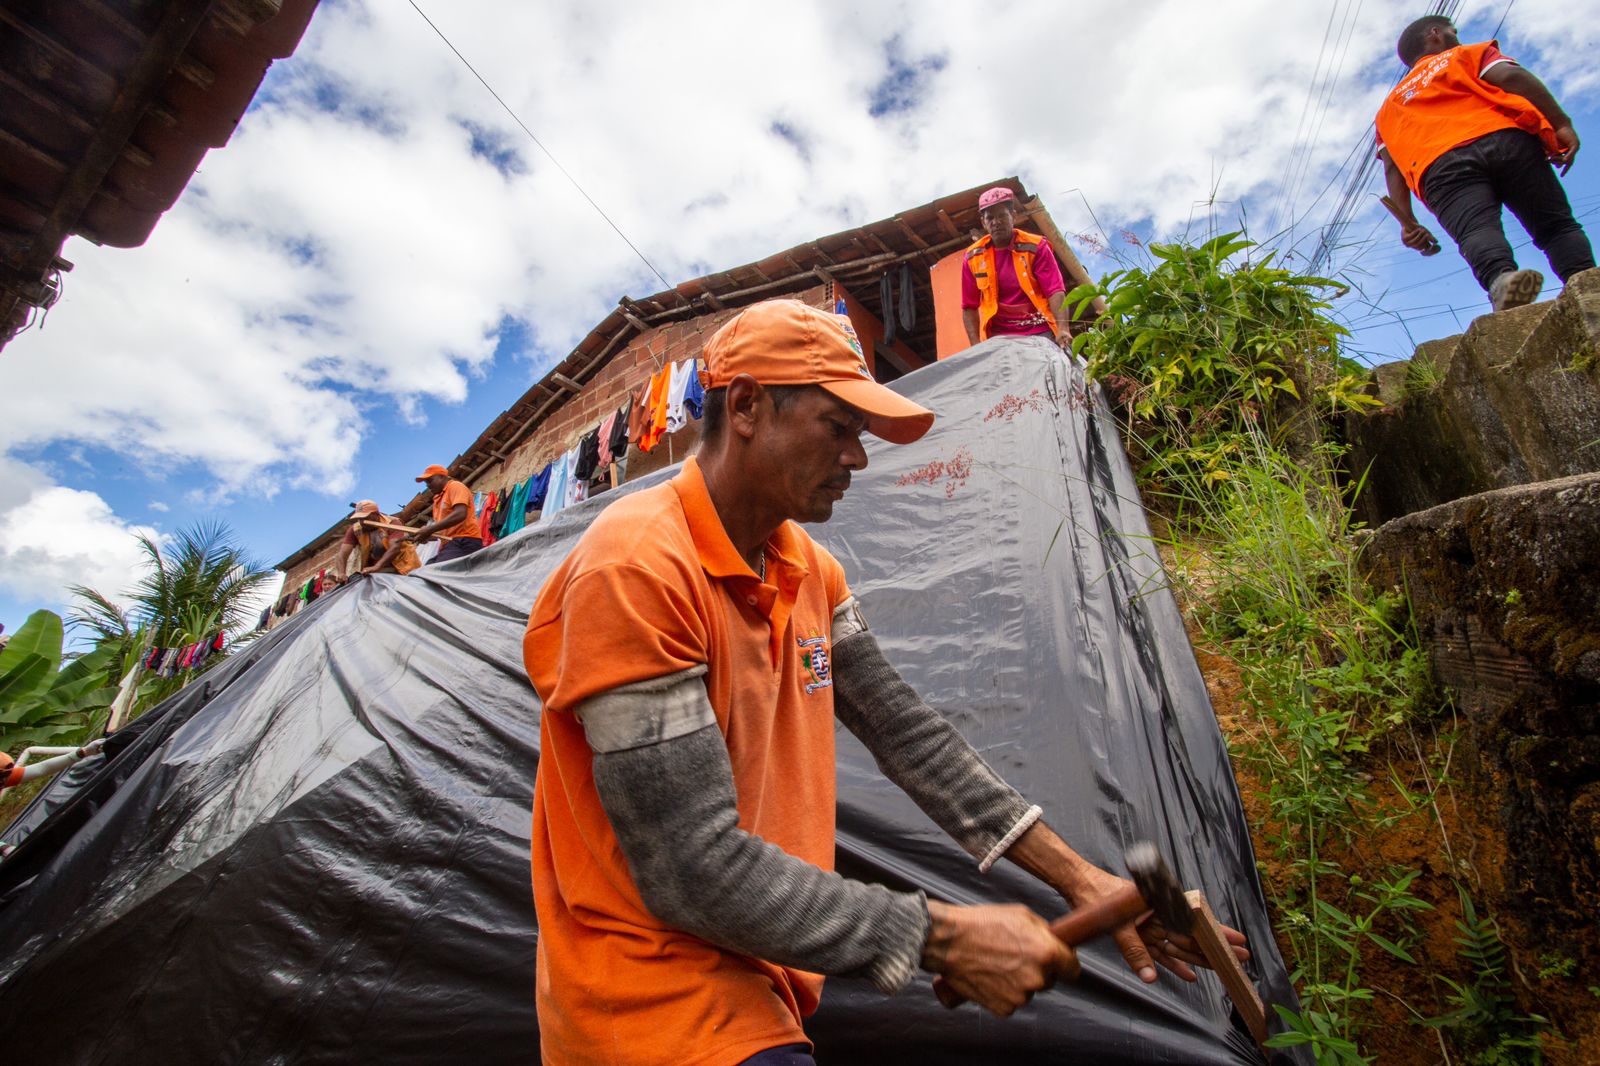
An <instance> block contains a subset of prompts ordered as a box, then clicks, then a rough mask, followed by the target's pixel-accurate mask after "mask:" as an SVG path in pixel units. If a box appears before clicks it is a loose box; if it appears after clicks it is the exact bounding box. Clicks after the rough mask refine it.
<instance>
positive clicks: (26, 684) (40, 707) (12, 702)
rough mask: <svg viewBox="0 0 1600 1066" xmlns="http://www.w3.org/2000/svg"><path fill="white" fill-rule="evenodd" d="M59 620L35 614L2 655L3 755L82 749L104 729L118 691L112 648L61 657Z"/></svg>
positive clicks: (0, 727) (0, 731)
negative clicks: (111, 676) (110, 671)
mask: <svg viewBox="0 0 1600 1066" xmlns="http://www.w3.org/2000/svg"><path fill="white" fill-rule="evenodd" d="M61 641H62V626H61V619H60V617H59V616H57V615H55V614H52V613H51V612H49V611H35V612H33V614H31V615H29V616H28V620H27V621H26V622H24V623H22V627H21V628H20V629H18V630H17V632H16V633H15V634H14V635H13V636H12V638H11V641H10V643H8V644H7V645H6V647H5V650H4V651H0V750H4V751H6V752H7V753H8V754H11V755H13V756H15V755H18V754H20V753H21V752H22V750H23V749H24V748H27V747H31V746H33V745H61V746H66V745H73V744H83V743H84V742H86V741H88V740H90V739H92V737H93V736H94V734H96V733H97V732H99V730H100V729H101V728H102V727H104V725H105V721H106V715H107V713H108V712H109V710H110V707H111V701H112V700H113V699H115V698H116V695H117V689H116V686H115V685H114V684H108V682H107V674H106V671H107V668H108V665H109V664H110V662H111V660H112V658H113V652H112V651H111V650H110V649H96V650H94V651H92V652H90V653H88V654H87V655H81V656H76V657H67V658H63V656H62V652H61Z"/></svg>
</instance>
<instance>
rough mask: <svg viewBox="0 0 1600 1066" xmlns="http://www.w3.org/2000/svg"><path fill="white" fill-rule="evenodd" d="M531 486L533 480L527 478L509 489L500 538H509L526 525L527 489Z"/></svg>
mask: <svg viewBox="0 0 1600 1066" xmlns="http://www.w3.org/2000/svg"><path fill="white" fill-rule="evenodd" d="M546 469H549V468H548V467H547V468H546ZM532 485H533V479H532V478H528V479H527V480H525V481H519V482H517V484H516V485H515V486H514V487H513V488H512V489H511V499H510V500H509V501H507V503H506V520H505V522H504V523H502V525H501V527H500V535H501V536H502V537H509V536H511V534H513V533H515V532H516V531H517V530H519V529H521V528H522V527H523V526H525V525H527V524H528V489H529V488H530V487H531V486H532Z"/></svg>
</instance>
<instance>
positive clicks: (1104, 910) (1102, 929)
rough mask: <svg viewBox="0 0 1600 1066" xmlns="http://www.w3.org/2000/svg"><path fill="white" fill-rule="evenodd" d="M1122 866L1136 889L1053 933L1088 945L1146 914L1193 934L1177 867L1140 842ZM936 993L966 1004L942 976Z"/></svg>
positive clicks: (1067, 918)
mask: <svg viewBox="0 0 1600 1066" xmlns="http://www.w3.org/2000/svg"><path fill="white" fill-rule="evenodd" d="M1123 861H1124V862H1125V863H1126V864H1127V867H1128V876H1129V877H1130V878H1132V879H1133V884H1131V885H1125V886H1123V887H1122V888H1120V889H1118V890H1117V891H1115V892H1113V893H1111V895H1109V896H1102V897H1101V898H1100V899H1097V900H1095V901H1094V902H1093V903H1091V904H1089V905H1088V906H1087V907H1079V908H1078V909H1076V910H1074V911H1071V912H1069V913H1067V914H1063V915H1062V916H1061V917H1059V918H1057V919H1056V920H1055V921H1053V922H1051V923H1050V932H1051V933H1053V934H1055V937H1056V939H1057V940H1059V941H1061V942H1062V943H1063V944H1066V945H1068V946H1069V947H1077V946H1078V945H1079V944H1081V943H1083V942H1084V941H1085V940H1093V939H1094V938H1095V937H1097V936H1100V935H1101V934H1102V933H1109V932H1111V930H1113V929H1115V928H1116V927H1117V926H1119V925H1122V924H1124V923H1126V922H1131V921H1133V920H1134V919H1135V918H1137V917H1139V915H1141V914H1143V913H1144V912H1145V911H1155V914H1156V917H1157V918H1158V919H1160V921H1161V924H1162V925H1163V926H1164V927H1166V928H1167V929H1169V930H1171V931H1172V932H1175V933H1190V932H1192V931H1193V930H1194V913H1193V912H1192V911H1191V910H1190V908H1189V901H1188V900H1186V899H1185V898H1184V895H1183V889H1182V887H1180V886H1179V884H1178V879H1177V877H1176V876H1174V875H1173V873H1172V868H1171V867H1170V866H1168V865H1167V861H1166V860H1165V859H1163V858H1162V857H1161V853H1160V852H1159V851H1157V850H1156V846H1155V845H1154V844H1151V843H1149V842H1148V841H1140V842H1139V843H1137V844H1134V845H1133V846H1132V847H1130V848H1129V849H1128V852H1127V854H1126V855H1125V856H1124V858H1123ZM933 991H934V994H935V995H937V996H938V997H939V1002H940V1003H943V1004H944V1005H945V1006H946V1007H959V1006H960V1005H961V1004H962V1003H964V1002H966V1000H965V998H964V997H963V996H962V995H961V993H959V992H957V991H956V990H955V989H953V988H951V987H950V986H949V984H947V983H946V982H945V979H944V978H943V977H935V978H934V979H933Z"/></svg>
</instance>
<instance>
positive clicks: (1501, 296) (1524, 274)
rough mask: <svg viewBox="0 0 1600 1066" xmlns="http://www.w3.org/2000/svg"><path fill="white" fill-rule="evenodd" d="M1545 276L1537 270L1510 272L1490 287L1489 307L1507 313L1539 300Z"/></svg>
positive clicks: (1502, 275) (1497, 279)
mask: <svg viewBox="0 0 1600 1066" xmlns="http://www.w3.org/2000/svg"><path fill="white" fill-rule="evenodd" d="M1543 288H1544V275H1543V274H1541V273H1539V272H1538V271H1537V270H1508V271H1506V272H1505V273H1504V274H1501V275H1500V276H1499V277H1498V278H1495V279H1494V281H1493V282H1491V283H1490V285H1489V306H1491V307H1493V308H1494V309H1495V310H1496V311H1505V310H1509V309H1510V308H1513V307H1521V306H1522V305H1523V304H1531V303H1533V301H1534V300H1536V299H1538V298H1539V290H1541V289H1543Z"/></svg>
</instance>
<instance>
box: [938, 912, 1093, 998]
mask: <svg viewBox="0 0 1600 1066" xmlns="http://www.w3.org/2000/svg"><path fill="white" fill-rule="evenodd" d="M928 916H929V918H930V919H931V925H930V927H929V930H928V943H927V946H926V947H925V948H924V949H923V954H922V965H923V967H924V968H926V969H929V970H932V971H933V972H934V973H937V974H941V975H943V977H944V979H945V983H946V986H947V987H948V988H949V989H950V990H952V991H954V992H957V993H959V994H960V995H961V996H962V997H964V998H966V999H970V1000H972V1001H973V1002H974V1003H978V1004H980V1005H982V1006H984V1007H987V1008H988V1009H989V1010H991V1011H993V1012H994V1013H995V1014H997V1015H999V1016H1000V1017H1002V1018H1005V1017H1009V1016H1010V1015H1011V1014H1012V1012H1014V1011H1015V1010H1016V1009H1017V1008H1018V1007H1021V1006H1022V1005H1024V1004H1025V1003H1027V1002H1028V1001H1029V1000H1030V999H1032V998H1033V994H1034V993H1035V992H1038V991H1039V990H1040V989H1045V988H1049V987H1050V986H1051V985H1053V984H1055V983H1056V979H1057V978H1058V977H1065V978H1068V979H1072V978H1075V977H1077V976H1078V956H1077V953H1076V952H1074V951H1073V950H1072V949H1071V948H1070V947H1068V946H1067V945H1065V944H1063V943H1062V942H1061V941H1059V940H1057V939H1056V938H1055V936H1054V935H1052V934H1051V932H1050V926H1049V924H1048V923H1047V922H1046V921H1045V920H1044V919H1043V918H1041V917H1039V916H1038V915H1037V914H1035V913H1033V911H1031V910H1029V909H1028V908H1027V907H1023V906H1020V905H1018V904H1010V903H1008V904H988V905H984V906H978V907H958V906H955V905H954V904H950V903H940V902H938V901H937V900H929V901H928Z"/></svg>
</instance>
